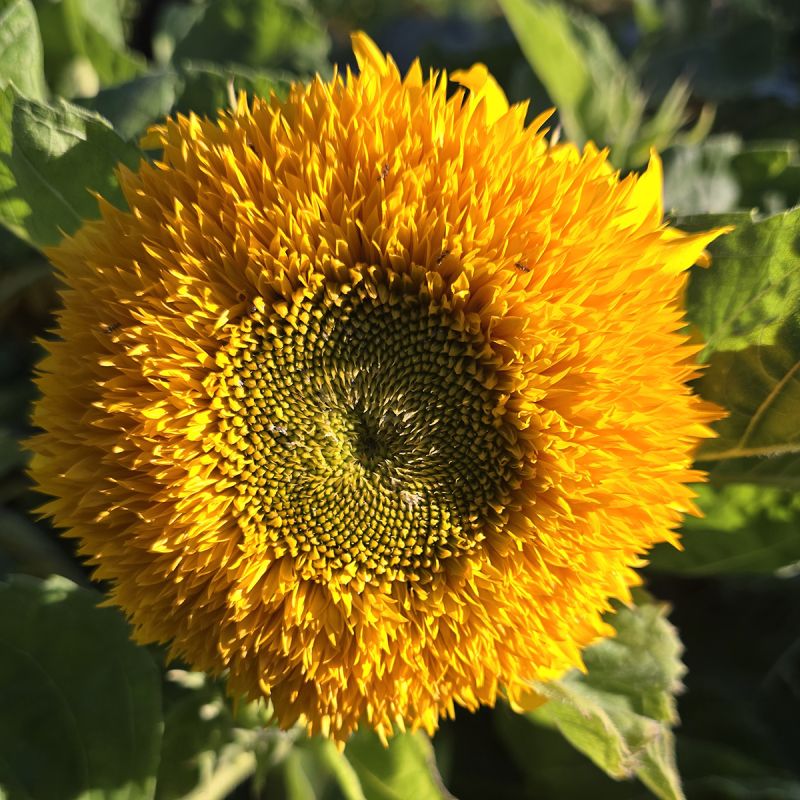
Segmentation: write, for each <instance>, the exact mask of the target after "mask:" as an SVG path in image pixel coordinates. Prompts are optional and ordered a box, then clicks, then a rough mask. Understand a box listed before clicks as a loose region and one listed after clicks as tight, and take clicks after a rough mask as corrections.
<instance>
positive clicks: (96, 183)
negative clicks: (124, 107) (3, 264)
mask: <svg viewBox="0 0 800 800" xmlns="http://www.w3.org/2000/svg"><path fill="white" fill-rule="evenodd" d="M140 156H141V154H140V153H139V151H138V150H137V149H136V147H134V146H133V145H131V144H128V143H127V142H125V141H123V139H121V138H120V137H119V136H118V135H117V134H116V133H115V132H114V130H113V129H112V128H111V127H110V126H109V124H108V123H107V122H106V121H105V120H104V119H103V118H102V117H100V116H99V115H97V114H94V113H92V112H90V111H86V110H85V109H82V108H79V107H78V106H75V105H72V104H70V103H67V102H66V101H64V100H59V101H58V102H56V103H54V104H52V105H46V104H44V103H39V102H36V101H34V100H29V99H27V98H23V97H20V96H19V95H17V94H16V93H15V92H14V91H13V89H12V88H8V89H6V90H5V91H3V92H0V222H2V223H3V224H4V225H6V226H7V227H8V228H10V229H11V230H12V231H13V232H14V233H16V234H17V235H18V236H21V237H23V238H24V239H26V240H27V241H29V242H31V243H32V244H34V245H36V246H37V247H42V246H45V245H51V244H54V243H55V242H57V241H58V240H59V239H60V238H61V232H62V231H63V232H64V233H73V232H74V231H75V230H76V229H77V228H78V227H79V226H80V224H81V222H82V221H83V220H84V219H87V218H93V217H96V216H97V202H96V200H95V199H94V198H93V197H92V195H91V192H92V191H95V192H98V193H99V194H101V195H103V196H104V197H106V198H107V199H108V200H110V201H111V202H112V203H117V204H122V203H123V198H122V195H121V192H120V190H119V188H118V186H117V182H116V178H115V175H114V168H115V166H116V165H117V163H118V162H123V163H125V164H127V165H128V166H129V167H136V166H137V164H138V162H139V158H140Z"/></svg>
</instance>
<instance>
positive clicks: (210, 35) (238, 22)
mask: <svg viewBox="0 0 800 800" xmlns="http://www.w3.org/2000/svg"><path fill="white" fill-rule="evenodd" d="M329 47H330V41H329V39H328V34H327V32H326V31H325V27H324V25H323V23H322V20H321V19H320V18H319V17H318V16H317V14H316V12H315V11H314V9H313V7H312V5H311V3H309V2H307V1H306V0H217V1H216V2H211V3H208V4H207V6H206V10H205V14H204V15H203V16H202V17H201V18H200V19H199V20H198V21H197V22H196V23H195V24H194V25H193V26H192V28H191V30H190V31H189V32H188V34H187V35H186V36H185V37H184V38H183V39H182V40H181V41H179V42H178V43H177V46H176V47H175V51H174V53H173V61H174V62H175V63H176V64H180V63H181V62H182V61H184V60H203V61H210V62H217V63H225V62H228V61H230V60H231V57H235V59H236V60H237V61H238V62H239V63H241V64H243V65H245V66H247V67H251V68H256V69H261V68H269V69H287V70H293V71H296V72H315V71H320V70H323V71H324V70H326V68H327V55H328V49H329Z"/></svg>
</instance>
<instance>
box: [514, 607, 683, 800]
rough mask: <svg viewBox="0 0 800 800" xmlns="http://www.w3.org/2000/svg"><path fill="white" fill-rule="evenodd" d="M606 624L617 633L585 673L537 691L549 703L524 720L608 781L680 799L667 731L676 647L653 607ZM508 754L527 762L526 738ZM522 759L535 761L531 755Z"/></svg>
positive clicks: (624, 611) (676, 685)
mask: <svg viewBox="0 0 800 800" xmlns="http://www.w3.org/2000/svg"><path fill="white" fill-rule="evenodd" d="M610 621H611V622H612V623H613V625H614V627H615V628H616V630H617V635H616V637H615V638H613V639H607V640H604V641H601V642H599V643H598V644H595V645H593V646H592V647H590V648H588V649H587V650H586V652H585V654H584V659H585V663H586V672H585V673H581V672H578V671H577V670H575V671H573V672H571V673H569V674H567V675H566V676H565V677H564V678H562V679H561V680H558V681H553V682H551V683H549V684H543V685H540V686H537V689H538V690H539V691H541V692H542V693H543V694H544V695H545V696H546V697H547V698H548V702H547V703H545V704H544V705H543V706H541V707H540V708H539V709H537V710H536V711H533V712H529V713H527V714H526V715H525V717H526V719H527V720H528V721H529V723H530V724H531V725H532V726H535V725H544V726H547V727H551V728H555V729H557V730H559V731H561V733H562V734H563V735H564V736H565V737H566V739H567V740H568V741H569V742H571V744H572V745H573V746H574V747H575V748H577V749H578V750H579V751H581V752H582V753H584V754H585V755H586V756H588V757H589V758H590V759H591V760H592V761H593V762H594V763H595V764H596V765H597V766H598V767H600V768H601V769H602V770H604V771H605V772H606V773H607V774H608V775H610V776H611V777H613V778H616V779H618V780H621V779H625V778H632V777H634V776H636V777H638V778H639V779H640V780H641V781H642V782H643V783H645V784H646V785H647V786H648V787H649V788H650V790H651V791H652V792H654V794H656V795H657V796H658V797H660V798H662V799H663V800H676V798H682V797H683V792H682V790H681V786H680V779H679V777H678V772H677V768H676V766H675V755H674V737H673V733H672V726H673V725H674V724H675V723H676V721H677V715H676V710H675V699H674V695H675V693H676V692H677V691H678V690H679V689H680V688H681V678H682V676H683V673H684V667H683V664H682V663H681V659H680V654H681V645H680V641H679V640H678V637H677V635H676V633H675V631H674V629H673V628H672V626H671V625H670V624H669V623H668V622H667V620H666V618H665V610H664V608H663V607H660V606H657V605H652V604H647V605H641V606H637V607H634V608H620V610H619V611H618V612H617V613H616V614H615V615H614V617H613V618H612V619H611V620H610ZM518 727H519V726H517V728H518ZM535 730H536V729H535V728H534V729H533V735H532V741H535V738H536V733H535ZM519 734H520V731H519V730H517V735H518V737H519ZM514 749H515V752H516V754H517V756H518V757H525V756H524V755H523V754H524V753H525V748H524V740H520V739H519V738H518V739H517V742H516V745H515V748H514ZM527 757H528V758H530V759H531V761H532V762H533V761H535V759H536V758H537V753H536V752H535V751H531V752H529V753H528V754H527Z"/></svg>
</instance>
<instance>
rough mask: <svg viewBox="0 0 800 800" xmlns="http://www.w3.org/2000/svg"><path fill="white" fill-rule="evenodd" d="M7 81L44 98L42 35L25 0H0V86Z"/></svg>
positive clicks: (45, 88) (39, 97) (23, 91)
mask: <svg viewBox="0 0 800 800" xmlns="http://www.w3.org/2000/svg"><path fill="white" fill-rule="evenodd" d="M7 83H14V84H15V85H16V86H17V88H18V89H19V90H20V91H21V92H22V93H23V94H25V95H27V96H28V97H32V98H34V99H35V100H44V99H45V95H46V93H47V87H46V86H45V82H44V60H43V56H42V39H41V36H40V35H39V26H38V24H37V22H36V12H35V11H34V9H33V6H32V5H31V3H30V2H29V0H0V88H3V87H4V86H5V85H6V84H7Z"/></svg>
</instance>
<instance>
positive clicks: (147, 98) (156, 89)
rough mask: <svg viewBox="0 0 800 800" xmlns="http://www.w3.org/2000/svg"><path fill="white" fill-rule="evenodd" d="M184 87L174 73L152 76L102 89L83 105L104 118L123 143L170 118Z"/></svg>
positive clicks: (144, 76) (153, 74) (154, 74)
mask: <svg viewBox="0 0 800 800" xmlns="http://www.w3.org/2000/svg"><path fill="white" fill-rule="evenodd" d="M181 86H182V81H181V79H180V77H178V75H176V74H175V73H173V72H159V73H152V74H149V75H142V76H141V77H139V78H134V79H133V80H132V81H127V82H126V83H121V84H119V85H118V86H112V87H110V88H108V89H101V90H100V91H99V92H98V93H97V94H96V95H95V96H94V97H93V98H91V99H90V100H87V101H84V102H83V103H82V105H83V106H85V107H86V108H90V109H91V110H93V111H96V112H97V113H98V114H101V115H102V116H103V117H105V118H106V119H107V120H108V121H109V122H110V123H111V124H112V126H113V128H114V130H115V131H116V132H117V133H118V134H119V135H120V136H121V137H122V138H123V139H126V140H128V141H131V140H135V139H136V138H138V137H139V136H140V135H141V134H143V133H144V131H145V130H146V129H147V127H148V126H149V125H151V124H153V123H154V122H156V121H157V120H159V119H161V118H162V117H165V116H166V115H167V114H169V112H170V111H171V110H172V107H173V105H174V104H175V100H176V97H177V95H178V92H179V91H180V89H181Z"/></svg>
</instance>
